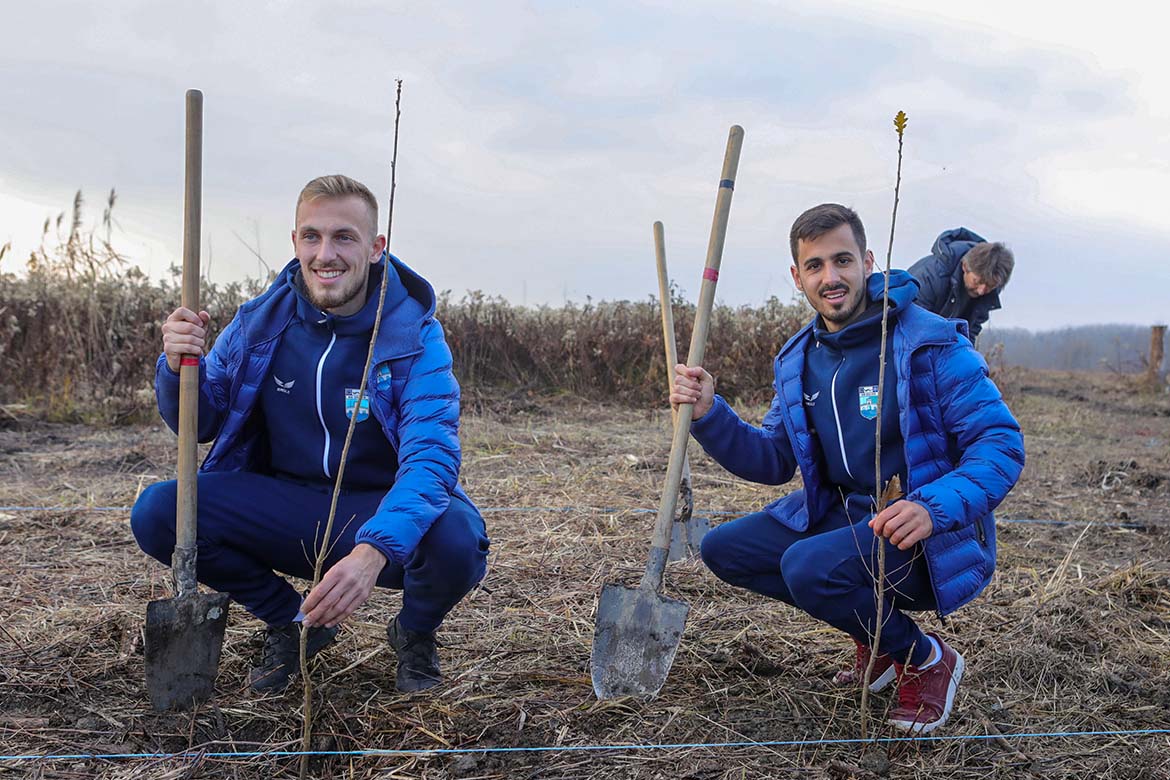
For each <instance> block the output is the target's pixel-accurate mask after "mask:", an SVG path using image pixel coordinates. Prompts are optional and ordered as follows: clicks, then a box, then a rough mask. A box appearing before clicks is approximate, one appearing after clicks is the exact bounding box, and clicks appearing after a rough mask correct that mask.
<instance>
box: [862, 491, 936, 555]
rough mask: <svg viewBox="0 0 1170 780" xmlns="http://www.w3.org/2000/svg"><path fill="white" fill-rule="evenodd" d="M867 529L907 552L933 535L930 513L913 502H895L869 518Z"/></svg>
mask: <svg viewBox="0 0 1170 780" xmlns="http://www.w3.org/2000/svg"><path fill="white" fill-rule="evenodd" d="M869 527H870V528H872V529H873V533H874V535H875V536H884V537H886V538H887V539H889V540H890V544H892V545H894V546H895V547H897V548H898V549H899V550H909V549H910V548H911V547H913V546H914V545H916V544H918V543H919V542H921V541H922V540H923V539H925V538H927V537H928V536H930V535H931V534H932V533H934V523H932V522H931V520H930V512H928V511H926V507H924V506H923V505H922V504H918V503H915V502H914V501H895V502H894V503H892V504H890V505H889V506H888V507H886V508H885V509H883V510H882V511H880V512H878V513H877V514H876V515H874V516H873V517H872V518H870V521H869Z"/></svg>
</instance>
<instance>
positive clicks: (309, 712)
mask: <svg viewBox="0 0 1170 780" xmlns="http://www.w3.org/2000/svg"><path fill="white" fill-rule="evenodd" d="M396 84H397V91H396V93H395V96H394V152H393V155H392V156H391V158H390V202H389V205H388V206H387V218H386V257H385V263H386V268H385V269H383V271H382V285H381V289H380V290H379V292H378V309H377V313H376V314H375V315H374V329H373V332H372V333H371V334H370V346H369V349H368V351H367V352H366V365H365V368H364V369H362V381H361V384H360V385H359V386H358V396H357V402H356V403H355V404H354V407H353V413H352V414H351V415H350V417H349V428H347V429H346V432H345V445H344V446H343V447H342V448H341V463H340V464H339V465H338V467H337V477H336V479H334V481H333V499H332V501H331V502H330V504H329V518H328V519H327V520H326V521H325V534H324V536H323V537H322V538H320V539H318V540H317V559H316V562H315V564H314V566H313V587H314V588H315V587H317V584H318V583H320V582H321V573H322V569H324V567H325V560H326V558H328V556H329V550H330V544H329V540H330V539H331V538H332V534H333V520H334V517H336V515H337V500H338V498H339V497H340V495H341V484H342V479H343V478H344V476H345V462H346V459H347V458H348V456H349V445H350V442H352V441H353V432H354V428H355V427H356V426H357V421H358V417H359V413H360V411H361V408H362V401H363V400H364V399H365V397H366V380H367V379H368V378H369V375H370V364H371V363H372V362H373V360H374V345H375V344H376V343H377V340H378V330H379V328H380V327H381V325H382V306H383V305H384V304H385V302H386V288H387V280H389V278H390V236H391V232H392V229H393V227H394V190H395V187H396V186H397V179H396V175H395V174H396V171H397V168H398V124H399V119H400V118H401V116H402V79H397V81H396ZM308 637H309V632H308V631H307V630H302V631H301V637H300V643H301V645H300V652H301V657H300V663H301V680H302V681H303V685H304V707H303V708H302V711H301V717H302V725H301V751H302V755H301V768H300V776H301V780H304V778H306V777H307V776H308V772H309V756H308V752H309V749H310V745H311V742H312V736H313V684H312V682H313V681H312V679H311V678H310V676H309V659H308V657H307V653H306V651H307V647H308Z"/></svg>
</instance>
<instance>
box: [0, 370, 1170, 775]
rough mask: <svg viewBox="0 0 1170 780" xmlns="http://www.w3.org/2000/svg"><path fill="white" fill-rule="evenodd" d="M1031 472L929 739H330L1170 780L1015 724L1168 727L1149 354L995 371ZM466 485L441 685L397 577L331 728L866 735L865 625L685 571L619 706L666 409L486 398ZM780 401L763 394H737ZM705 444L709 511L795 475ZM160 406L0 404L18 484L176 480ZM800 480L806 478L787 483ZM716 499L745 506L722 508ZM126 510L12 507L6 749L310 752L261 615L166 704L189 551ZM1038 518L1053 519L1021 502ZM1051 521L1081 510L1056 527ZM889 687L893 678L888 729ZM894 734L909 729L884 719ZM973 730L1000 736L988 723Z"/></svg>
mask: <svg viewBox="0 0 1170 780" xmlns="http://www.w3.org/2000/svg"><path fill="white" fill-rule="evenodd" d="M997 381H999V383H1000V385H1001V387H1002V388H1003V390H1004V391H1005V395H1006V397H1007V399H1008V401H1009V404H1010V405H1011V406H1012V409H1013V411H1015V413H1016V414H1017V416H1018V417H1019V418H1020V420H1021V422H1022V424H1023V427H1024V430H1025V436H1026V445H1027V452H1028V465H1027V468H1026V469H1025V472H1024V476H1023V478H1022V480H1021V482H1020V484H1019V485H1018V486H1017V488H1016V489H1015V491H1013V493H1012V494H1011V495H1010V496H1009V498H1008V499H1007V501H1006V502H1005V503H1004V505H1003V506H1002V507H1001V509H1000V511H999V513H998V516H999V518H1000V525H999V529H998V532H999V561H1000V563H999V570H998V573H997V575H996V577H995V579H994V581H993V583H992V584H991V586H990V587H989V588H988V589H987V591H986V592H985V593H984V594H983V595H982V596H981V597H980V598H979V599H977V600H976V601H975V602H974V603H972V604H971V605H969V606H968V607H965V608H963V609H962V610H960V611H959V612H957V613H956V614H954V615H953V616H951V617H950V618H948V620H947V621H946V624H945V625H940V624H939V622H938V620H937V618H935V617H933V616H924V617H923V619H922V622H923V624H924V626H926V627H929V628H934V629H937V630H939V631H941V632H942V633H943V634H944V635H945V636H947V637H949V638H950V639H951V640H952V643H953V644H954V645H955V646H956V648H957V649H959V651H960V652H962V653H963V654H964V655H965V657H966V659H967V663H968V671H967V676H966V677H965V678H964V680H963V685H962V687H961V689H960V691H959V698H958V701H957V704H956V709H955V713H954V715H953V716H952V720H951V721H950V723H949V724H948V725H947V727H946V729H945V731H944V732H943V735H944V736H947V737H964V738H963V739H954V740H950V739H948V740H940V741H933V742H919V743H913V744H906V743H899V744H880V743H879V744H872V743H871V744H858V743H850V742H828V743H822V744H815V745H807V744H806V745H800V746H782V745H775V746H758V745H756V746H740V747H686V748H668V749H655V750H632V749H630V750H613V751H581V750H567V751H563V752H531V753H491V752H472V753H462V754H456V755H435V754H429V755H409V756H402V755H398V756H348V757H325V758H317V759H314V761H313V764H312V766H311V774H312V776H315V777H355V778H373V777H378V778H391V777H394V778H407V777H418V778H586V777H604V778H741V777H785V778H787V777H792V778H835V779H836V778H876V777H891V778H918V777H921V778H926V777H931V778H941V777H947V778H986V777H1044V778H1086V777H1094V778H1170V769H1167V765H1168V764H1170V737H1168V736H1167V735H1165V734H1161V735H1150V734H1129V735H1115V736H1096V737H1088V736H1078V737H1031V738H1023V737H1017V736H1013V735H1021V734H1035V733H1050V732H1061V733H1064V732H1082V731H1136V730H1148V729H1165V728H1167V727H1168V724H1170V563H1168V561H1170V518H1168V517H1167V513H1168V510H1170V399H1168V398H1167V397H1165V396H1152V395H1148V394H1142V393H1140V392H1138V390H1137V389H1136V385H1135V384H1132V383H1131V382H1130V380H1128V379H1127V378H1125V377H1119V376H1109V375H1089V374H1057V373H1041V372H1023V371H1018V370H1009V371H1002V370H1001V371H1000V372H999V375H998V376H997ZM466 408H467V409H468V410H469V411H468V412H467V414H466V416H465V419H464V429H463V440H464V471H463V473H464V484H465V486H466V488H467V490H468V492H469V493H470V495H471V496H472V497H473V498H474V499H475V500H476V501H477V503H478V504H479V505H480V506H481V507H484V508H487V509H490V510H492V511H490V512H488V514H487V519H488V527H489V532H490V533H491V535H492V556H491V562H490V568H489V572H488V575H487V577H486V579H485V581H484V587H482V588H480V589H479V590H477V591H475V592H474V593H473V594H471V595H470V596H469V597H468V598H467V599H466V600H465V601H464V603H462V604H461V605H460V606H459V607H458V608H457V609H456V610H455V611H454V612H453V613H452V614H451V615H450V617H449V619H448V621H447V623H446V624H445V625H444V627H443V629H442V631H441V633H440V639H441V641H442V643H443V647H442V649H441V653H442V657H443V663H444V669H445V674H446V678H447V681H446V682H445V683H444V684H443V685H442V686H441V687H439V688H438V689H436V690H434V691H432V692H429V693H426V694H417V695H401V694H398V693H396V692H395V691H394V658H393V653H392V652H391V651H390V650H389V648H388V646H387V643H386V640H385V635H384V628H385V624H386V621H387V620H388V619H389V618H390V617H391V616H393V614H394V613H395V611H396V609H397V601H398V598H399V596H398V594H395V593H392V592H382V591H379V592H377V593H375V596H374V597H373V598H372V599H371V601H370V602H369V603H368V604H367V605H366V606H364V607H363V608H362V609H361V611H360V612H359V614H358V616H357V619H355V620H352V621H350V622H349V623H348V624H347V625H346V626H345V628H344V629H343V632H342V634H341V636H340V641H339V642H338V643H337V644H336V645H335V646H333V647H332V648H330V649H329V650H327V651H326V652H325V653H323V654H322V656H321V660H320V661H319V662H318V663H317V664H316V669H315V672H314V678H315V680H317V681H318V682H317V690H318V694H319V695H318V696H317V700H316V701H317V705H316V712H317V713H318V714H317V720H316V726H315V734H316V736H315V739H314V748H315V749H319V750H362V749H420V750H432V749H440V748H467V749H472V750H476V749H479V750H482V749H488V748H503V747H544V746H563V747H574V746H586V745H634V744H694V743H728V742H757V741H789V740H829V741H832V740H854V739H856V738H857V737H858V736H859V722H860V709H859V707H860V696H859V694H858V692H857V691H854V690H841V689H838V688H835V687H834V686H833V685H832V683H831V678H832V675H833V672H834V671H835V670H836V669H838V668H840V667H841V666H843V665H845V664H847V663H848V662H849V661H850V660H851V654H852V644H851V642H849V641H848V640H847V639H846V638H845V637H843V636H842V635H841V634H839V633H837V632H835V631H833V630H832V629H829V628H827V627H824V626H822V625H820V624H817V623H816V622H814V621H813V620H811V619H810V618H808V617H806V616H804V615H802V614H801V613H799V612H797V611H796V610H794V609H791V608H789V607H787V606H785V605H783V604H779V603H775V602H768V601H765V600H764V599H762V598H759V597H756V596H754V595H752V594H750V593H746V592H743V591H737V590H735V589H733V588H730V587H728V586H726V585H724V584H722V583H720V582H719V581H717V580H716V579H715V578H714V577H713V576H712V575H711V574H710V573H709V572H707V571H706V570H705V568H704V567H703V565H702V564H701V563H700V562H697V561H688V562H680V563H676V564H672V565H671V566H670V568H669V569H668V571H667V590H668V593H670V595H673V596H675V597H677V598H681V599H684V600H685V601H687V602H689V603H690V605H691V613H690V618H689V620H688V623H687V630H686V633H685V634H684V637H683V640H682V646H681V648H680V650H679V653H678V656H677V659H676V661H675V664H674V668H673V670H672V671H671V674H670V678H669V680H668V681H667V684H666V686H665V687H664V689H663V691H662V693H661V695H659V696H658V697H657V698H656V699H655V700H653V701H650V702H643V701H637V700H633V699H622V700H616V701H606V702H598V701H597V700H596V699H595V697H594V695H593V691H592V687H591V684H590V679H589V672H588V666H589V654H590V646H591V641H592V633H593V617H594V610H595V608H596V603H597V597H598V595H599V593H600V591H601V588H602V586H603V584H604V583H606V582H608V581H620V582H625V583H634V582H636V580H637V579H638V577H639V575H640V573H641V570H642V567H643V565H644V561H645V555H646V551H647V546H648V541H649V537H650V527H651V525H652V522H653V515H652V513H648V512H635V511H633V510H638V509H652V508H655V507H657V504H658V499H659V495H660V491H661V485H662V481H663V477H664V472H665V466H666V461H667V456H668V451H669V417H668V415H667V414H666V413H665V412H663V411H657V410H656V411H647V410H636V409H629V408H624V407H621V406H616V405H607V406H597V405H589V404H585V403H582V402H580V401H574V400H568V399H534V398H531V397H528V396H505V397H495V396H493V395H492V394H490V393H475V392H469V393H468V403H467V405H466ZM742 411H743V412H744V414H745V416H747V417H754V419H758V418H759V416H760V414H762V411H763V410H762V409H748V410H742ZM697 449H698V448H694V449H693V450H692V459H693V469H694V474H695V477H694V482H695V490H696V496H697V499H696V500H697V505H698V506H699V507H700V508H705V509H709V510H719V511H728V512H737V513H746V512H749V511H753V510H755V509H757V508H759V507H760V506H762V505H763V504H764V503H766V502H767V501H768V500H770V499H771V498H773V497H774V496H775V495H776V494H777V492H778V491H777V489H776V488H773V487H767V486H762V485H752V484H747V483H744V482H741V481H739V480H738V479H736V478H734V477H732V476H730V475H728V474H727V473H726V472H723V471H722V470H721V469H719V468H718V467H717V466H716V465H715V464H714V463H712V462H711V461H710V460H709V459H707V458H706V456H705V455H703V454H702V453H700V452H698V451H697ZM174 462H175V441H174V437H173V436H172V435H171V434H170V432H169V431H167V430H165V428H163V427H162V426H152V427H135V428H114V429H109V428H107V429H94V428H87V427H82V426H70V425H49V424H45V423H40V422H35V421H32V420H26V419H20V418H16V417H13V416H12V415H7V416H6V415H4V414H0V506H5V507H13V506H33V507H53V506H61V507H79V506H84V507H111V506H113V507H120V506H126V505H129V504H131V503H132V502H133V500H134V497H135V495H136V494H137V492H138V491H139V490H140V489H141V488H142V487H143V486H144V485H147V484H149V483H150V482H152V481H154V480H160V479H168V478H171V477H172V476H173V473H174ZM798 485H799V480H797V481H796V482H795V483H793V484H792V485H789V486H787V487H786V488H783V489H782V490H787V489H793V488H795V487H797V486H798ZM714 516H715V518H716V520H718V519H725V516H724V515H714ZM127 518H128V512H127V511H124V510H118V511H98V510H96V509H77V508H66V509H52V510H45V509H39V510H28V509H0V573H2V575H3V582H4V588H3V593H4V598H3V601H2V602H0V604H2V606H0V752H2V753H3V754H5V755H17V754H21V755H23V754H61V753H68V754H75V753H76V754H90V753H99V754H109V753H156V752H167V753H173V752H178V751H184V750H201V751H206V752H212V753H213V752H249V751H255V752H262V753H268V752H271V751H277V750H295V749H298V748H299V735H300V727H301V717H300V708H301V689H300V686H299V685H294V686H293V687H292V688H290V690H289V691H288V692H287V693H285V694H283V695H279V696H269V697H262V696H258V695H256V694H254V693H252V692H251V691H249V690H248V688H247V672H248V668H249V665H250V663H251V661H252V659H254V658H255V657H256V654H257V652H258V650H259V647H260V631H261V628H262V626H261V625H260V624H259V622H258V621H256V620H254V619H253V618H251V617H250V616H248V615H247V614H245V613H244V612H243V611H242V610H240V609H239V608H238V607H235V608H233V610H232V613H231V618H230V622H229V628H228V635H227V639H226V644H225V648H224V657H223V662H222V664H221V669H220V678H219V682H218V695H217V696H216V698H215V699H214V701H213V702H211V703H210V704H209V705H208V706H206V707H205V708H203V709H202V710H200V711H199V712H197V713H195V714H194V715H192V714H162V715H160V714H155V713H153V712H152V711H151V710H150V707H149V704H148V702H147V700H146V693H145V689H144V685H143V657H142V623H143V618H144V615H145V604H146V602H147V601H149V600H151V599H154V598H164V597H166V596H168V595H169V577H168V572H167V570H166V569H165V568H164V567H162V566H160V565H159V564H157V563H156V562H154V561H153V560H150V559H148V558H147V557H146V556H145V555H143V554H142V553H141V552H139V550H138V549H137V546H136V545H135V543H134V541H133V538H132V536H131V534H130V530H129V527H128V523H127ZM1017 521H1043V522H1017ZM1049 521H1057V522H1049ZM889 704H890V694H881V695H877V696H875V697H873V699H872V701H871V705H870V706H871V715H872V717H871V722H876V723H880V722H881V714H882V712H883V710H884V708H886V707H887V706H889ZM879 736H893V735H892V734H890V733H889V732H887V731H885V730H884V729H883V730H882V732H881V734H879ZM965 737H979V738H978V739H966V738H965ZM296 772H297V760H296V759H291V758H281V757H273V756H271V755H264V756H260V757H254V758H215V757H211V756H206V755H204V756H203V757H201V758H195V759H189V758H187V759H182V760H179V759H149V758H147V759H119V760H99V759H77V760H42V761H28V760H26V761H11V760H4V761H0V777H33V778H89V777H109V778H132V777H159V778H194V777H208V778H266V777H273V776H289V777H291V776H295V775H296Z"/></svg>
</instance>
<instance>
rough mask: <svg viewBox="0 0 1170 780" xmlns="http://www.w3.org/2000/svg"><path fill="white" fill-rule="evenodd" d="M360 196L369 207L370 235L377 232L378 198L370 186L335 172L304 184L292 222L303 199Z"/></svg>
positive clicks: (374, 234)
mask: <svg viewBox="0 0 1170 780" xmlns="http://www.w3.org/2000/svg"><path fill="white" fill-rule="evenodd" d="M351 195H352V196H355V197H358V198H361V199H362V201H364V202H365V204H366V206H368V207H369V209H370V236H371V237H373V236H376V235H377V234H378V199H377V198H375V197H374V193H372V192H370V188H369V187H367V186H366V185H364V184H362V183H361V182H360V181H357V180H356V179H351V178H349V177H348V176H344V175H342V174H340V173H335V174H332V175H330V176H318V177H317V178H315V179H313V180H312V181H311V182H309V183H308V184H306V185H305V187H304V189H302V190H301V194H300V196H299V197H298V198H297V205H296V209H295V210H294V212H293V222H294V224H295V222H296V212H299V211H300V210H301V204H302V203H304V202H305V201H310V200H317V199H318V198H346V197H349V196H351Z"/></svg>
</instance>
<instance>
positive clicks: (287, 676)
mask: <svg viewBox="0 0 1170 780" xmlns="http://www.w3.org/2000/svg"><path fill="white" fill-rule="evenodd" d="M337 629H338V626H334V627H333V628H325V627H324V626H313V627H312V628H310V629H309V643H308V646H307V647H306V648H305V651H306V652H307V653H308V656H309V658H312V657H313V656H315V655H316V654H317V653H319V652H320V651H321V650H322V649H324V648H325V647H327V646H328V645H330V644H332V643H333V640H334V638H335V637H336V636H337ZM300 671H301V624H300V623H289V624H288V625H286V626H275V627H274V626H269V627H268V630H267V631H266V632H265V634H264V655H263V656H262V657H261V659H260V665H259V666H255V667H253V668H252V671H251V672H250V673H249V675H248V679H249V681H250V683H251V685H252V690H254V691H260V692H261V693H278V692H280V691H283V690H284V689H285V688H286V687H287V686H288V682H289V680H291V679H292V678H293V677H295V676H296V675H297V674H298V673H300Z"/></svg>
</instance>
